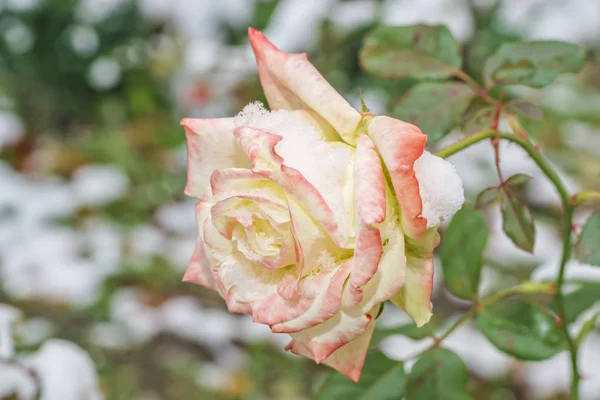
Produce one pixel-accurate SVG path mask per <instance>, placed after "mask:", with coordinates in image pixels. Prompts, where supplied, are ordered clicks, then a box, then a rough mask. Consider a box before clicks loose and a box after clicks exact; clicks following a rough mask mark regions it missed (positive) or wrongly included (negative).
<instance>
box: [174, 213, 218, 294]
mask: <svg viewBox="0 0 600 400" xmlns="http://www.w3.org/2000/svg"><path fill="white" fill-rule="evenodd" d="M195 211H196V220H197V221H199V222H198V223H199V225H198V226H202V223H203V221H204V219H205V218H206V216H207V215H208V214H209V213H210V205H209V204H207V203H203V202H198V203H196V207H195ZM200 221H202V223H200ZM211 265H212V264H211V260H210V259H209V257H208V254H207V253H206V249H205V247H204V239H203V235H202V229H199V237H198V242H197V243H196V248H195V249H194V253H193V255H192V259H191V260H190V264H189V266H188V268H187V270H186V271H185V274H184V275H183V279H182V280H183V282H190V283H195V284H196V285H200V286H204V287H205V288H207V289H211V290H216V284H215V278H214V277H213V274H212V271H211Z"/></svg>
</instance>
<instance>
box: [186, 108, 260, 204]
mask: <svg viewBox="0 0 600 400" xmlns="http://www.w3.org/2000/svg"><path fill="white" fill-rule="evenodd" d="M181 125H182V126H183V127H184V128H185V134H186V141H187V149H188V171H187V184H186V187H185V194H187V195H188V196H194V197H197V198H199V199H202V198H203V196H204V195H205V193H206V191H207V189H208V188H209V182H210V176H211V174H212V173H213V171H214V170H217V169H222V168H233V167H237V168H249V167H250V162H249V160H248V157H247V156H246V155H245V154H244V152H243V151H242V149H241V148H240V146H239V144H238V143H237V140H236V138H235V136H233V129H234V126H233V118H214V119H196V118H184V119H182V120H181Z"/></svg>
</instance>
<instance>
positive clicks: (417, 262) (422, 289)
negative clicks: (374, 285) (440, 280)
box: [390, 227, 439, 326]
mask: <svg viewBox="0 0 600 400" xmlns="http://www.w3.org/2000/svg"><path fill="white" fill-rule="evenodd" d="M438 243H439V235H438V233H437V227H436V228H430V229H428V230H427V231H426V232H425V234H424V235H423V236H422V237H421V238H419V239H417V240H408V241H407V249H408V254H410V255H408V256H407V257H406V284H405V285H404V287H402V289H401V290H400V291H399V292H398V293H397V294H395V295H394V296H393V297H392V298H391V299H390V300H391V301H392V303H394V304H395V305H396V306H398V307H400V308H402V309H403V310H404V311H406V313H407V314H408V315H410V316H411V317H412V319H414V320H415V323H416V324H417V326H422V325H424V324H426V323H427V322H429V319H430V318H431V315H432V314H431V310H432V305H431V301H430V300H431V290H432V288H433V249H434V248H435V247H436V246H437V245H438Z"/></svg>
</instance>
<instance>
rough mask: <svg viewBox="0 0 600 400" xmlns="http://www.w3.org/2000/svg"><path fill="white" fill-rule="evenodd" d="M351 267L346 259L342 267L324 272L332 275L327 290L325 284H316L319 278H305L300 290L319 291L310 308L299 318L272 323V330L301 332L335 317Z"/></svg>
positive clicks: (310, 292) (277, 331) (301, 294)
mask: <svg viewBox="0 0 600 400" xmlns="http://www.w3.org/2000/svg"><path fill="white" fill-rule="evenodd" d="M350 267H351V262H350V261H346V262H345V263H344V264H342V266H341V267H339V268H337V269H334V270H333V271H328V272H326V273H323V274H324V275H327V276H331V280H330V282H329V285H328V286H326V287H327V289H325V290H323V288H324V287H325V286H319V285H315V283H318V281H317V280H314V279H307V278H304V280H303V281H302V282H301V285H302V286H301V287H300V289H299V290H300V291H303V292H307V293H309V294H310V295H312V294H313V293H315V292H316V293H318V295H317V296H316V297H315V300H314V301H313V302H312V304H311V306H310V308H309V309H307V310H306V311H305V312H304V313H302V314H301V315H299V316H298V317H297V318H294V319H291V320H288V321H285V322H282V323H279V324H275V325H272V326H271V330H272V331H273V332H275V333H294V332H299V331H302V330H304V329H308V328H311V327H313V326H316V325H319V324H321V323H323V322H325V321H327V320H328V319H330V318H331V317H333V316H334V315H335V314H336V313H337V312H338V310H339V309H340V308H341V306H342V289H343V287H344V282H346V278H348V274H349V272H350ZM303 295H304V293H299V296H303Z"/></svg>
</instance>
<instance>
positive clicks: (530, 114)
mask: <svg viewBox="0 0 600 400" xmlns="http://www.w3.org/2000/svg"><path fill="white" fill-rule="evenodd" d="M505 107H506V109H507V110H508V111H510V112H512V113H515V114H519V115H521V116H523V117H527V118H531V119H535V120H536V121H541V120H542V119H543V118H544V112H543V111H542V109H541V108H539V107H538V106H536V105H534V104H531V103H528V102H526V101H523V100H517V99H515V100H511V101H509V102H508V103H506V105H505Z"/></svg>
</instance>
